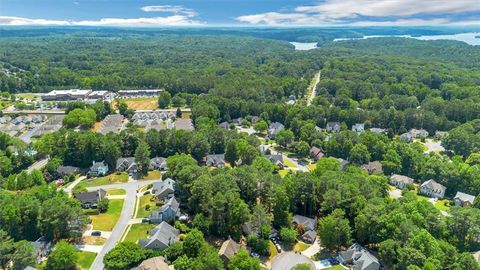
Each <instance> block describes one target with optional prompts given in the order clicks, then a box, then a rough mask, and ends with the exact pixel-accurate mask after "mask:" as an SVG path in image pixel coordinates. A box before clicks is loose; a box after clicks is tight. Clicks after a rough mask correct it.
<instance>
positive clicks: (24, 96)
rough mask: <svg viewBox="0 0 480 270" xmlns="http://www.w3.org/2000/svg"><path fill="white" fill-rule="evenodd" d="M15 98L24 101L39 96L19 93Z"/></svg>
mask: <svg viewBox="0 0 480 270" xmlns="http://www.w3.org/2000/svg"><path fill="white" fill-rule="evenodd" d="M15 96H16V97H18V98H25V99H35V98H37V97H38V96H39V94H34V93H21V94H15Z"/></svg>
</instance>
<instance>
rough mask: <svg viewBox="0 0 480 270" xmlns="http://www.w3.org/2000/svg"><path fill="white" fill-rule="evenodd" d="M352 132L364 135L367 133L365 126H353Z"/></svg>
mask: <svg viewBox="0 0 480 270" xmlns="http://www.w3.org/2000/svg"><path fill="white" fill-rule="evenodd" d="M352 131H355V132H357V133H362V132H364V131H365V124H355V125H353V126H352Z"/></svg>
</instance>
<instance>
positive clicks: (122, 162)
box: [115, 157, 138, 175]
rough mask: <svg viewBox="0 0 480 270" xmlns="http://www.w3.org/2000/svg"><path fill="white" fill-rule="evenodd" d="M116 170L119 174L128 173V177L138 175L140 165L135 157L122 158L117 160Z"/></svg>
mask: <svg viewBox="0 0 480 270" xmlns="http://www.w3.org/2000/svg"><path fill="white" fill-rule="evenodd" d="M115 170H116V171H118V172H128V175H136V174H137V173H138V165H137V163H136V162H135V158H134V157H121V158H119V159H117V166H116V167H115Z"/></svg>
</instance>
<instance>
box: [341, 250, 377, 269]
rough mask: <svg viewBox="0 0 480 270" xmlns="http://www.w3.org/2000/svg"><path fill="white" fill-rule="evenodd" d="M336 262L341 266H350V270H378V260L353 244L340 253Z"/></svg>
mask: <svg viewBox="0 0 480 270" xmlns="http://www.w3.org/2000/svg"><path fill="white" fill-rule="evenodd" d="M338 260H339V261H340V263H342V264H343V265H352V267H351V269H354V270H379V269H380V263H379V261H378V259H377V258H376V257H375V256H373V255H372V254H371V253H370V252H368V250H366V249H365V248H364V247H362V246H361V245H359V244H353V245H351V246H350V247H349V248H348V249H347V250H345V251H340V253H339V256H338Z"/></svg>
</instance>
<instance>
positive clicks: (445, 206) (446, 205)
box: [434, 199, 450, 212]
mask: <svg viewBox="0 0 480 270" xmlns="http://www.w3.org/2000/svg"><path fill="white" fill-rule="evenodd" d="M434 205H435V208H437V209H438V210H440V211H445V212H449V211H450V201H449V200H447V199H445V200H439V201H437V202H436V203H435V204H434Z"/></svg>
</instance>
